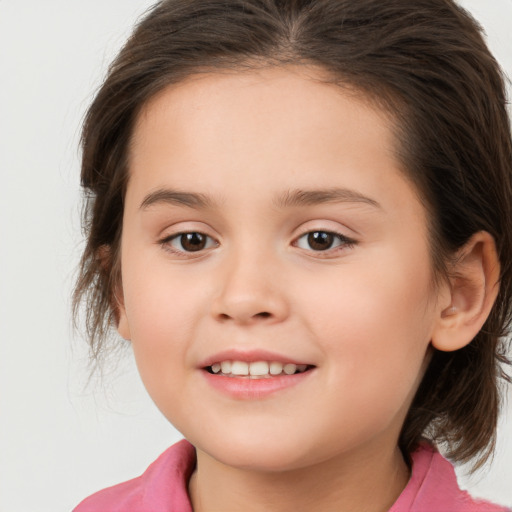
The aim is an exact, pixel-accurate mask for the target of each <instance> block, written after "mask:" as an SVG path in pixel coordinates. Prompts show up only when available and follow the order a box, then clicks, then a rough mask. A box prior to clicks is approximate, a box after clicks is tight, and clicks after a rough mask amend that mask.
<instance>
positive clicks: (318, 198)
mask: <svg viewBox="0 0 512 512" xmlns="http://www.w3.org/2000/svg"><path fill="white" fill-rule="evenodd" d="M323 203H364V204H368V205H370V206H373V207H375V208H378V209H382V206H381V205H380V204H379V202H378V201H376V200H375V199H372V198H370V197H367V196H365V195H363V194H360V193H359V192H357V191H355V190H351V189H348V188H327V189H320V190H301V189H297V190H289V191H287V192H285V193H284V194H282V195H280V196H279V197H278V198H277V201H276V202H275V204H276V206H277V207H279V208H290V207H297V206H313V205H317V204H323Z"/></svg>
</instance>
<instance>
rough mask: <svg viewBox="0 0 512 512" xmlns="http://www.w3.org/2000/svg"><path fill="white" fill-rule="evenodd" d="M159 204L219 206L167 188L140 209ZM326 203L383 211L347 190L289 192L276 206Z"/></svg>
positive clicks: (149, 197)
mask: <svg viewBox="0 0 512 512" xmlns="http://www.w3.org/2000/svg"><path fill="white" fill-rule="evenodd" d="M159 203H163V204H170V205H176V206H186V207H189V208H195V209H207V208H215V206H216V205H217V203H216V202H215V201H214V200H213V199H212V198H211V197H210V196H208V195H207V194H201V193H195V192H185V191H179V190H173V189H167V188H165V189H158V190H155V191H153V192H150V193H149V194H148V195H147V196H146V197H145V198H144V200H143V201H142V203H141V205H140V209H141V210H145V209H147V208H149V207H150V206H153V205H155V204H159ZM324 203H363V204H367V205H370V206H372V207H374V208H378V209H382V206H381V205H380V204H379V203H378V202H377V201H376V200H375V199H372V198H370V197H367V196H365V195H363V194H360V193H359V192H357V191H355V190H351V189H347V188H328V189H319V190H301V189H296V190H288V191H286V192H285V193H283V194H281V195H279V196H278V197H277V198H276V199H275V201H274V204H275V206H276V207H278V208H280V209H285V208H293V207H300V206H314V205H317V204H324Z"/></svg>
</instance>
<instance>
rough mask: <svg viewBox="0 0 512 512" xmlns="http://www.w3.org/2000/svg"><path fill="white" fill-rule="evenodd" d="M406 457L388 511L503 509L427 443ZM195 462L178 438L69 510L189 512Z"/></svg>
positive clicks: (478, 511) (187, 445)
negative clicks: (139, 470) (407, 468)
mask: <svg viewBox="0 0 512 512" xmlns="http://www.w3.org/2000/svg"><path fill="white" fill-rule="evenodd" d="M412 462H413V469H412V475H411V479H410V480H409V483H408V484H407V487H406V488H405V489H404V490H403V492H402V494H401V495H400V496H399V498H398V500H397V501H396V502H395V504H394V505H393V506H392V507H391V509H390V510H389V512H505V511H506V510H507V509H505V508H504V507H500V506H498V505H493V504H491V503H489V502H487V501H482V500H474V499H472V498H471V497H470V496H469V494H468V493H467V492H465V491H461V490H460V489H459V486H458V485H457V479H456V477H455V472H454V471H453V468H452V466H451V464H450V463H449V462H448V461H447V460H446V459H445V458H443V457H442V456H441V455H440V454H439V453H438V452H436V451H435V450H433V449H432V448H431V447H430V446H428V445H424V446H422V447H421V448H420V449H419V450H418V451H416V452H415V453H413V455H412ZM195 463H196V457H195V450H194V447H193V446H192V445H191V444H190V443H188V442H187V441H185V440H183V441H180V442H178V443H176V444H175V445H174V446H171V447H170V448H169V449H168V450H166V451H165V452H164V453H163V454H162V455H160V457H159V458H158V459H157V460H156V461H155V462H153V464H151V466H149V468H148V469H147V470H146V471H145V473H143V474H142V475H141V476H139V477H138V478H134V479H133V480H129V481H128V482H124V483H122V484H119V485H115V486H113V487H109V488H108V489H104V490H103V491H100V492H98V493H96V494H93V495H92V496H89V497H88V498H86V499H85V500H84V501H82V503H80V505H78V507H76V508H75V510H74V512H192V506H191V504H190V499H189V496H188V493H187V487H188V481H189V478H190V475H191V474H192V472H193V471H194V468H195ZM509 512H510V511H509Z"/></svg>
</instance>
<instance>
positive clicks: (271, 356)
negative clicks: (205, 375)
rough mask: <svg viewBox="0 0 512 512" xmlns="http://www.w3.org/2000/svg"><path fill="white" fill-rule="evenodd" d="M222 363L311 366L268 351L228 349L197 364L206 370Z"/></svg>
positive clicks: (305, 362) (306, 362)
mask: <svg viewBox="0 0 512 512" xmlns="http://www.w3.org/2000/svg"><path fill="white" fill-rule="evenodd" d="M222 361H245V362H247V363H254V362H256V361H269V362H274V361H275V362H278V363H283V364H286V363H292V364H297V365H299V364H308V365H311V363H310V362H308V361H301V360H299V359H295V358H293V357H289V356H285V355H283V354H278V353H276V352H272V351H268V350H255V349H253V350H240V349H230V350H223V351H221V352H217V353H216V354H213V355H211V356H209V357H207V358H206V359H204V360H203V361H201V363H200V364H199V367H200V368H206V367H208V366H211V365H212V364H214V363H220V362H222Z"/></svg>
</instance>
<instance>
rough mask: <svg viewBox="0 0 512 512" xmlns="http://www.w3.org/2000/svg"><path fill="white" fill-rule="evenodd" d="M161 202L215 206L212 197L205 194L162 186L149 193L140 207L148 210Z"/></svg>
mask: <svg viewBox="0 0 512 512" xmlns="http://www.w3.org/2000/svg"><path fill="white" fill-rule="evenodd" d="M159 203H163V204H171V205H178V206H188V207H189V208H198V209H206V208H212V207H213V206H214V204H213V201H212V199H211V198H210V197H209V196H207V195H205V194H197V193H192V192H182V191H179V190H172V189H168V188H161V189H158V190H155V191H153V192H151V193H149V194H148V195H147V196H146V197H145V198H144V200H143V201H142V203H141V204H140V207H139V209H141V210H146V209H147V208H149V207H150V206H153V205H155V204H159Z"/></svg>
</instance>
